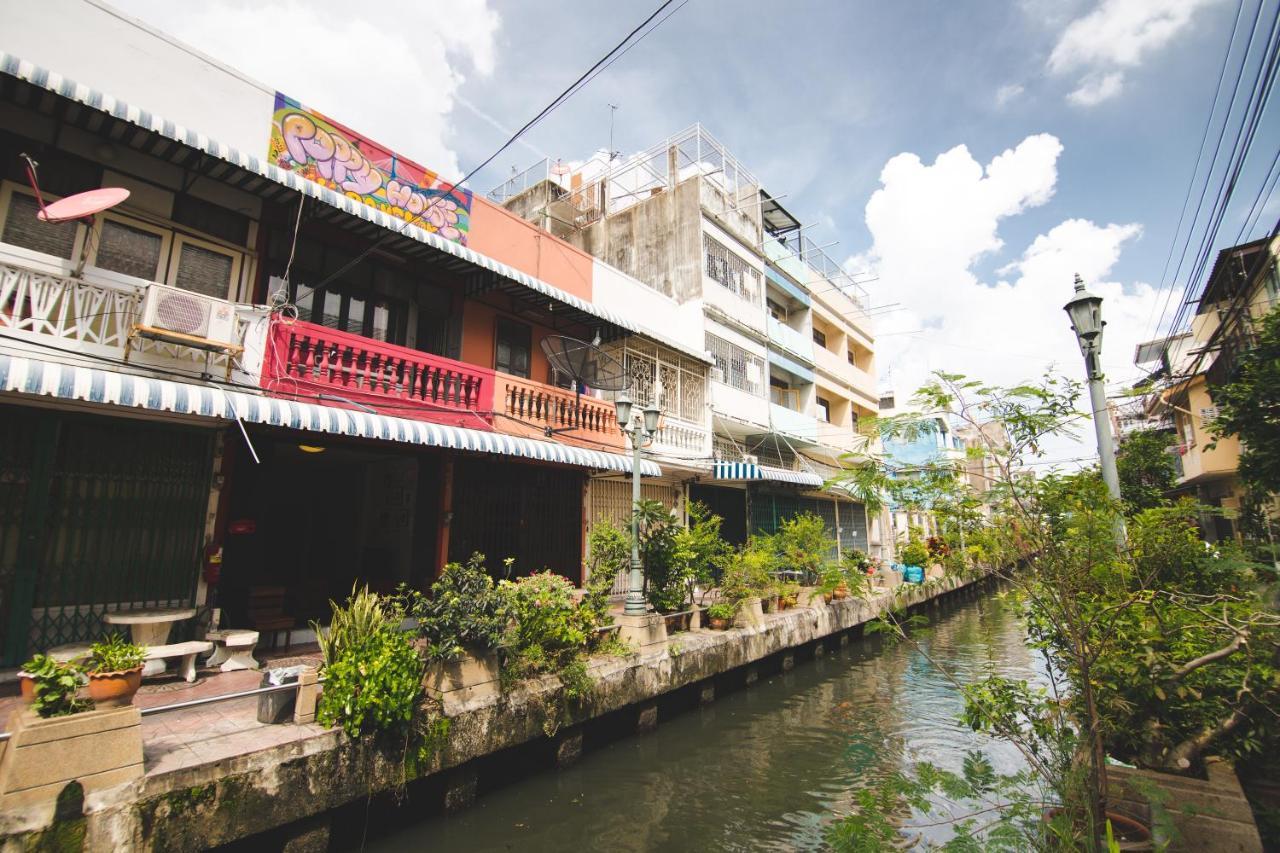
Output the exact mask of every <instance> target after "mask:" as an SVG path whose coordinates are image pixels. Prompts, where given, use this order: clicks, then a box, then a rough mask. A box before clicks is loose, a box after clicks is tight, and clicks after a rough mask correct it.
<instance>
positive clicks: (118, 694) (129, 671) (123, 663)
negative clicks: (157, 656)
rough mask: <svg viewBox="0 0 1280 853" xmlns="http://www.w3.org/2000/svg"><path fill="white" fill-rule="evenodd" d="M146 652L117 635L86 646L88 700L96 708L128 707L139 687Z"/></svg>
mask: <svg viewBox="0 0 1280 853" xmlns="http://www.w3.org/2000/svg"><path fill="white" fill-rule="evenodd" d="M146 654H147V650H146V649H144V648H143V647H142V646H139V645H137V644H136V643H131V642H129V641H128V640H126V639H125V638H124V637H122V636H121V635H119V634H112V635H111V636H109V637H107V638H106V639H105V640H100V641H99V642H96V643H94V644H93V645H92V646H90V647H89V666H88V668H87V669H86V674H87V675H88V676H89V698H90V699H92V700H93V701H94V704H97V705H128V704H130V703H131V702H132V701H133V695H134V694H135V693H137V692H138V688H139V687H141V686H142V664H143V661H144V660H145V659H146Z"/></svg>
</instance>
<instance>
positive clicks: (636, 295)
mask: <svg viewBox="0 0 1280 853" xmlns="http://www.w3.org/2000/svg"><path fill="white" fill-rule="evenodd" d="M53 22H58V24H57V25H56V26H55V25H54V23H53ZM126 57H127V61H126V59H125V58H126ZM0 115H3V120H0V583H2V584H3V588H2V589H0V619H2V620H3V630H0V643H2V644H3V646H2V647H0V665H4V666H12V665H15V664H17V663H20V662H21V661H22V660H24V659H25V656H26V655H27V654H28V653H29V652H31V651H39V650H43V649H46V648H49V647H51V646H54V645H59V644H63V643H68V642H77V641H84V640H87V639H94V638H96V637H97V636H98V635H99V634H100V633H101V630H102V626H101V618H102V615H103V614H104V613H105V612H107V611H110V610H118V609H130V608H141V607H149V606H157V605H164V606H193V605H195V606H199V605H206V604H216V605H218V606H219V607H220V608H221V609H222V610H223V611H224V618H223V622H224V624H232V625H243V624H245V623H244V621H243V620H244V618H245V613H246V609H247V606H248V602H249V601H250V600H251V599H252V596H253V595H254V594H255V593H254V590H255V589H257V588H260V587H263V586H264V585H271V586H276V587H283V588H284V589H285V591H286V595H285V602H286V604H285V607H286V610H287V613H288V615H291V616H293V617H294V618H295V620H296V623H297V625H298V626H299V627H302V626H305V625H306V624H307V622H308V620H310V619H313V618H324V617H325V616H326V615H327V613H328V612H329V610H328V601H329V600H330V599H331V598H336V599H341V598H342V597H344V596H345V595H346V594H347V593H348V592H349V591H350V590H351V588H352V585H353V584H354V583H367V584H369V585H370V586H371V587H373V588H375V589H381V590H389V589H391V588H394V587H395V586H396V585H397V584H399V583H401V582H408V583H410V584H413V585H416V586H423V585H425V584H426V583H427V582H429V581H430V579H431V578H432V577H433V576H434V575H435V574H436V573H437V572H438V571H439V570H440V568H441V566H442V565H443V564H444V563H445V562H447V561H451V560H462V559H465V558H466V557H467V556H468V555H470V554H471V553H473V552H477V551H478V552H482V553H484V554H486V555H487V557H488V558H489V565H490V566H491V568H493V569H494V570H495V571H499V570H500V567H501V565H502V561H503V559H504V558H506V557H511V558H513V559H514V564H513V565H514V572H516V573H527V572H531V571H538V570H542V569H547V568H549V569H551V570H554V571H557V572H560V573H563V574H565V575H566V576H568V577H569V578H571V579H573V580H574V581H579V580H580V579H581V577H582V572H583V558H584V553H583V552H584V547H585V546H584V543H585V536H586V521H587V519H588V518H589V517H590V513H589V511H588V508H589V507H591V506H596V505H603V504H609V505H612V504H613V503H616V504H618V505H619V506H621V508H622V510H621V511H622V512H623V513H625V512H626V511H628V510H629V507H630V494H629V488H627V484H626V478H627V477H628V476H629V474H630V471H631V466H632V457H631V454H630V451H629V449H628V448H627V446H626V445H625V441H624V437H623V436H622V434H621V433H620V431H619V430H618V427H617V424H616V423H615V422H614V408H613V404H612V401H611V400H610V399H608V398H607V396H606V395H603V394H601V393H600V392H598V391H595V390H594V389H591V388H589V387H584V386H583V385H582V384H581V383H577V382H574V381H573V378H572V377H566V376H563V375H560V374H558V373H557V371H556V370H555V369H553V367H552V366H551V365H550V364H549V363H548V361H547V358H546V357H545V355H544V351H543V348H542V347H541V343H542V341H543V340H544V339H547V338H548V337H551V336H557V335H560V336H570V337H573V338H576V339H579V340H586V341H592V340H598V341H599V342H600V343H601V345H603V346H605V347H607V348H610V349H611V350H612V351H614V352H617V353H625V354H627V358H628V364H629V365H630V366H631V369H632V370H633V372H634V373H635V374H636V376H637V377H638V378H639V377H647V380H646V381H648V382H649V383H650V385H651V386H658V385H659V383H660V387H661V388H662V393H663V395H664V396H663V401H664V402H663V405H664V410H665V411H666V413H667V417H666V420H665V422H664V425H663V431H662V432H661V433H660V434H659V436H658V437H657V441H656V443H655V445H654V446H653V447H652V448H651V449H650V452H649V454H648V455H647V456H646V458H645V459H644V460H643V461H642V463H641V465H642V473H643V474H644V475H645V476H646V488H647V489H653V488H658V486H657V485H656V484H659V483H661V484H664V485H662V486H661V488H663V489H666V490H667V491H668V492H672V493H674V494H675V495H676V496H682V495H683V491H682V490H683V489H684V486H683V480H681V479H678V478H677V479H674V480H673V479H671V478H669V477H668V478H667V479H662V477H663V475H664V474H666V473H667V472H666V471H664V467H665V464H664V463H663V462H662V461H661V460H663V459H665V458H667V457H671V458H677V457H680V456H685V455H687V456H697V457H704V456H709V454H710V450H711V444H712V441H711V420H710V408H709V406H708V404H707V401H708V376H709V372H710V370H711V360H710V358H709V357H708V356H707V354H706V347H705V340H704V336H703V333H702V328H701V325H700V324H693V323H689V324H683V325H682V324H681V323H679V322H676V321H675V320H674V319H673V318H675V317H677V316H678V315H679V305H678V302H677V301H676V300H674V299H672V298H671V297H669V296H667V295H663V294H661V293H655V292H654V291H653V289H652V288H649V287H647V286H644V285H642V284H640V283H639V282H638V281H636V280H635V279H633V278H631V277H630V276H628V275H626V274H625V273H623V272H621V271H619V270H616V269H612V268H610V267H608V266H607V265H606V264H605V263H603V262H602V261H601V260H600V259H597V258H595V257H593V256H592V255H591V254H590V253H588V252H586V251H584V250H583V249H580V248H577V247H575V246H573V245H570V244H569V243H568V242H566V241H563V240H560V239H558V238H556V237H554V236H552V235H551V234H549V233H547V232H546V231H544V230H542V229H540V228H538V227H537V226H536V225H534V224H532V223H530V222H527V221H525V220H524V219H522V218H520V217H518V216H516V215H515V214H513V213H511V212H509V211H507V210H505V209H504V208H502V207H501V206H499V205H497V204H494V203H492V202H490V201H488V200H486V199H484V198H481V197H479V196H474V195H472V193H471V192H470V191H469V190H468V189H467V188H463V187H455V186H452V185H451V184H449V183H448V181H447V180H445V179H443V178H442V177H441V176H439V175H437V174H435V173H434V172H432V171H431V170H430V169H429V168H426V167H424V166H421V165H419V164H417V163H415V162H413V161H412V160H411V159H409V158H408V157H407V156H404V155H402V154H401V153H400V152H394V151H390V150H387V149H386V148H384V147H383V146H380V145H379V144H378V143H377V142H376V141H374V140H371V139H368V138H367V137H365V136H363V135H362V134H361V133H360V132H359V131H358V130H355V129H351V128H348V127H346V126H344V125H343V124H340V123H339V122H338V121H337V120H335V119H331V118H329V117H327V116H325V115H322V114H320V113H318V112H316V111H314V110H312V109H310V108H308V107H307V106H306V105H304V104H300V103H298V102H297V101H296V100H293V99H292V98H290V97H289V96H288V95H287V94H285V93H281V92H278V91H276V90H274V89H273V88H271V87H269V86H265V85H263V84H261V83H258V82H257V81H254V80H250V79H248V78H246V77H245V76H244V75H242V74H240V73H239V72H237V71H235V70H234V69H231V68H227V67H225V66H223V65H220V64H219V63H217V62H215V61H213V60H211V59H210V58H208V57H206V56H203V55H201V54H199V53H197V52H196V51H194V50H192V49H190V48H188V47H186V46H185V45H182V44H181V43H179V42H177V41H175V40H174V39H172V38H170V37H168V36H166V35H164V34H162V33H159V32H156V31H154V30H152V29H151V28H149V27H147V26H146V25H143V24H141V23H140V22H137V21H134V20H131V19H129V18H128V17H127V16H124V15H121V14H120V13H118V12H116V11H115V10H112V9H110V8H109V7H106V6H105V5H103V4H101V3H99V2H96V0H50V2H48V3H44V4H39V5H29V6H16V7H13V8H12V9H9V10H8V11H7V13H6V16H5V26H4V28H3V30H2V31H0ZM24 155H25V156H24ZM28 158H29V160H28ZM28 162H33V163H35V164H37V165H35V166H34V170H33V173H31V172H29V171H28ZM33 178H34V179H33ZM104 187H110V188H120V189H125V190H128V197H127V198H125V199H124V200H123V201H122V202H119V203H117V204H114V205H113V206H111V207H109V209H105V210H103V211H101V212H98V213H96V214H95V215H93V216H90V217H85V218H82V219H71V220H68V221H64V222H57V223H54V222H48V221H45V220H43V219H41V217H40V213H41V210H42V208H43V207H44V206H45V205H48V204H51V203H54V202H55V201H57V200H58V199H60V198H65V197H69V196H74V195H76V194H79V193H83V192H86V191H93V190H98V189H101V188H104ZM38 193H39V194H41V195H38ZM637 306H644V307H643V310H638V309H637ZM649 322H653V323H654V325H653V326H649V325H647V324H648V323H649ZM646 371H647V372H646ZM638 381H639V380H638ZM664 494H666V493H665V492H664ZM667 496H668V497H669V498H670V502H671V503H672V504H673V505H676V504H678V503H679V501H678V500H676V499H674V498H672V497H671V495H667ZM744 523H745V516H744ZM303 636H305V635H303ZM296 638H298V635H297V634H295V639H296Z"/></svg>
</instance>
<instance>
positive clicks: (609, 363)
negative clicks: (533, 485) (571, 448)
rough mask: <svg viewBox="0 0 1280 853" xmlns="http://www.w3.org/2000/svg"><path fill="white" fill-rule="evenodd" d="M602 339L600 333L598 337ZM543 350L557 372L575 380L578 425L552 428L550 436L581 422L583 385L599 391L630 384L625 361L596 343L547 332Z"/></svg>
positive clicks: (627, 386)
mask: <svg viewBox="0 0 1280 853" xmlns="http://www.w3.org/2000/svg"><path fill="white" fill-rule="evenodd" d="M596 339H597V340H599V337H598V336H597V338H596ZM542 352H543V354H544V355H546V357H547V361H548V362H549V363H550V364H551V366H552V367H553V368H555V369H556V371H557V372H558V373H561V374H563V375H565V376H567V377H569V379H571V380H572V381H573V419H574V421H575V425H574V426H571V427H563V428H561V429H552V428H551V427H547V428H546V429H545V430H544V433H545V434H546V436H547V437H548V438H550V437H551V436H553V435H555V434H556V433H558V432H568V431H570V430H574V429H577V428H578V427H579V426H581V421H582V408H581V405H580V403H581V399H582V391H583V389H584V388H594V389H595V390H597V391H625V390H627V388H629V387H630V386H631V379H630V377H628V376H627V372H626V368H624V367H623V366H622V362H620V361H618V359H616V358H614V357H613V356H611V355H609V353H607V352H605V351H604V350H602V349H600V347H599V346H597V345H596V344H594V343H588V342H587V341H583V340H579V339H578V338H571V337H568V336H567V335H547V336H546V337H545V338H543V339H542Z"/></svg>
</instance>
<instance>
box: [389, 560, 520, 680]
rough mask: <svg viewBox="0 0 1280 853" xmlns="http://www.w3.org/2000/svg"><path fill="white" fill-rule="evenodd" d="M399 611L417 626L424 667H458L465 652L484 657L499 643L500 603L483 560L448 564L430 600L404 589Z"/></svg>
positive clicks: (432, 588)
mask: <svg viewBox="0 0 1280 853" xmlns="http://www.w3.org/2000/svg"><path fill="white" fill-rule="evenodd" d="M398 595H399V600H400V607H401V609H403V611H404V612H405V613H406V614H407V615H409V616H412V617H413V618H415V619H417V620H418V634H419V636H421V637H422V638H423V639H425V640H426V641H427V648H426V658H427V660H428V661H433V662H434V661H456V660H458V659H459V658H461V657H462V656H463V655H464V654H466V653H467V652H468V651H472V652H477V653H481V654H483V653H485V652H489V651H492V650H493V649H496V648H498V647H499V645H501V643H502V634H503V629H504V627H505V625H506V618H505V616H504V615H503V613H502V598H501V597H500V596H499V595H498V591H497V589H496V588H495V587H494V584H493V578H491V577H489V573H488V572H486V571H485V568H484V555H483V554H472V555H471V559H469V560H468V561H467V562H466V565H463V564H461V563H449V564H448V565H446V566H445V567H444V571H443V572H441V574H440V578H439V580H437V581H436V582H435V583H433V584H432V585H431V595H430V597H428V596H424V595H422V594H421V593H419V592H418V591H416V590H410V589H408V588H406V587H404V586H402V587H401V588H400V590H399V593H398Z"/></svg>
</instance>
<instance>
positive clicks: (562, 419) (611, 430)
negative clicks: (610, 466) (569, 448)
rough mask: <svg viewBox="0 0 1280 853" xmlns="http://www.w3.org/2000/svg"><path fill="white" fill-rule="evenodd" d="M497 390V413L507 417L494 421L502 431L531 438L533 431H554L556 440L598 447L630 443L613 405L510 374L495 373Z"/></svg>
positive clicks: (619, 445)
mask: <svg viewBox="0 0 1280 853" xmlns="http://www.w3.org/2000/svg"><path fill="white" fill-rule="evenodd" d="M494 388H495V390H494V398H493V400H494V405H493V408H494V411H495V412H497V413H499V414H502V415H505V417H501V418H498V419H497V420H496V421H495V422H494V425H495V427H496V428H497V429H498V431H499V432H509V433H512V434H515V435H528V434H530V428H533V429H536V430H538V431H540V432H542V433H543V434H544V435H545V434H546V432H547V430H551V431H552V437H556V438H565V437H567V438H577V439H581V440H583V441H586V442H589V443H590V444H593V445H597V446H603V447H609V448H622V447H624V446H625V444H626V439H625V437H624V436H623V435H622V432H621V431H620V430H619V429H618V422H617V418H616V416H615V415H614V410H613V404H612V403H609V402H606V401H604V400H598V399H596V398H595V397H587V396H582V395H576V394H574V393H573V392H572V391H566V390H564V389H563V388H556V387H555V386H553V385H544V384H543V383H541V382H533V381H531V380H528V379H522V378H520V377H519V376H512V375H510V374H507V373H497V374H495V386H494Z"/></svg>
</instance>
